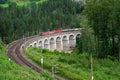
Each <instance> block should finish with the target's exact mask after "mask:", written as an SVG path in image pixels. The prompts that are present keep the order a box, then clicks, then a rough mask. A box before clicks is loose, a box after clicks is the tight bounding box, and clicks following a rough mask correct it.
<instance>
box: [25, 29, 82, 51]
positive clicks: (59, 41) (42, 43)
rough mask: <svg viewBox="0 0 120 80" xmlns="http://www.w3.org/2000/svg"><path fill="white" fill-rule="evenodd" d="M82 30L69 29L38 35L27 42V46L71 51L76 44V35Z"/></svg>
mask: <svg viewBox="0 0 120 80" xmlns="http://www.w3.org/2000/svg"><path fill="white" fill-rule="evenodd" d="M80 35H81V31H67V32H61V33H54V34H50V35H44V36H39V35H38V36H36V37H35V38H32V39H30V40H28V41H26V42H25V44H24V46H25V47H39V48H42V49H43V48H45V49H50V50H55V49H56V50H58V51H66V52H67V51H70V50H71V49H72V48H74V47H75V45H76V37H78V36H80Z"/></svg>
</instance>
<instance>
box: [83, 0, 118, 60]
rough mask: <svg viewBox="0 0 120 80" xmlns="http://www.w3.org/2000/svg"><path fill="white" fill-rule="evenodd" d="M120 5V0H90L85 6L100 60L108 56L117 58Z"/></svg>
mask: <svg viewBox="0 0 120 80" xmlns="http://www.w3.org/2000/svg"><path fill="white" fill-rule="evenodd" d="M116 4H117V5H116ZM119 4H120V0H114V1H113V0H88V1H87V4H86V6H85V9H84V12H85V14H86V16H87V18H88V21H89V23H88V25H90V27H91V28H92V29H93V31H94V35H95V39H96V40H95V42H96V44H95V46H96V54H97V56H98V57H100V58H104V57H106V56H107V55H112V56H116V53H118V48H119V46H118V45H117V44H119V41H118V39H119V33H118V34H117V32H118V31H120V29H119V28H118V25H119V23H118V21H119V18H118V17H116V16H120V14H119V10H120V8H119V6H118V5H119ZM113 17H114V18H113ZM115 50H116V51H115ZM117 56H118V54H117Z"/></svg>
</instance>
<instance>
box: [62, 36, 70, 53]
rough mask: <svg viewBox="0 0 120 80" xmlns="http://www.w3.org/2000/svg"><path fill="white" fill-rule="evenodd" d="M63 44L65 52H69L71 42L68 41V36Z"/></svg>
mask: <svg viewBox="0 0 120 80" xmlns="http://www.w3.org/2000/svg"><path fill="white" fill-rule="evenodd" d="M62 42H63V50H64V51H69V40H68V38H67V36H63V38H62Z"/></svg>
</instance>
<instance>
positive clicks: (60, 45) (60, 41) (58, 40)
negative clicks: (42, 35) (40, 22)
mask: <svg viewBox="0 0 120 80" xmlns="http://www.w3.org/2000/svg"><path fill="white" fill-rule="evenodd" d="M56 49H57V50H58V51H62V40H61V38H60V37H57V38H56Z"/></svg>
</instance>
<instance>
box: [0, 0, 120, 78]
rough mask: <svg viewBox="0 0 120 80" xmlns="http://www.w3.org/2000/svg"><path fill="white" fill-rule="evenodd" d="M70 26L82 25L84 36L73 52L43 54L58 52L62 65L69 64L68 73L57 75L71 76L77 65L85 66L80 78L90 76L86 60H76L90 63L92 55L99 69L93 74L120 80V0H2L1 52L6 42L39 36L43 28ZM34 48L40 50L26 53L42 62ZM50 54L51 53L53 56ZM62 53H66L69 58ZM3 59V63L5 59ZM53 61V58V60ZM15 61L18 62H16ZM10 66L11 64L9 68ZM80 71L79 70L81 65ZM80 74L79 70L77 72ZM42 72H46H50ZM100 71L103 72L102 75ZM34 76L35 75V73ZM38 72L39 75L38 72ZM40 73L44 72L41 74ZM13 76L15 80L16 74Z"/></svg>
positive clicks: (0, 2)
mask: <svg viewBox="0 0 120 80" xmlns="http://www.w3.org/2000/svg"><path fill="white" fill-rule="evenodd" d="M71 28H82V31H81V32H82V35H81V36H80V38H77V39H76V47H75V48H74V49H73V52H72V53H73V54H72V55H69V54H65V53H64V52H61V53H60V52H57V51H55V52H50V51H46V52H45V54H44V55H45V56H49V57H55V56H56V54H54V53H56V52H57V53H58V54H59V55H58V57H59V58H58V61H56V62H58V63H61V64H63V65H66V64H67V65H68V67H69V68H70V69H71V72H68V74H66V72H67V71H66V72H64V70H63V68H64V67H63V66H61V67H62V68H61V70H62V71H63V72H64V74H66V75H65V76H63V74H59V73H58V75H60V76H63V77H65V78H69V77H68V75H72V73H73V72H72V70H73V71H74V69H73V68H74V67H77V66H81V67H84V66H85V67H84V68H82V70H83V72H82V73H83V74H84V75H83V76H81V80H88V79H89V77H88V76H89V75H90V74H89V72H90V70H89V69H88V68H89V67H90V66H89V65H85V64H84V61H80V63H79V62H77V61H76V59H81V60H82V57H83V60H85V61H86V64H87V63H88V61H89V56H90V54H92V55H93V58H94V59H93V60H94V63H95V65H93V66H94V68H95V70H96V72H95V73H94V74H95V77H96V79H97V80H113V79H115V80H119V79H120V77H117V76H119V74H120V73H119V72H117V71H119V70H120V69H119V68H118V67H117V68H116V67H115V66H117V65H118V66H120V65H119V62H120V0H86V3H85V4H83V2H82V1H81V0H0V37H1V40H2V41H3V43H4V44H3V43H2V42H1V45H0V46H1V47H3V46H2V45H4V47H3V48H1V47H0V51H1V52H2V53H5V50H2V49H6V48H5V45H7V44H9V43H10V42H12V41H15V40H18V39H21V38H24V37H29V36H33V35H40V33H41V32H43V31H50V30H54V29H71ZM33 49H34V50H36V52H34V53H37V51H38V52H39V50H37V49H36V48H30V49H28V51H26V52H29V54H28V53H26V55H28V57H29V58H30V59H32V60H33V61H34V62H36V63H38V64H39V63H40V62H39V61H36V59H37V56H38V55H41V54H37V56H36V55H34V56H33V57H32V58H31V53H30V52H31V51H30V50H33ZM48 53H51V55H49V54H48ZM62 53H63V54H62ZM64 54H65V55H64ZM1 55H2V56H3V57H2V59H5V60H6V56H5V55H3V54H1ZM61 56H66V57H67V59H65V57H63V58H62V57H61ZM71 56H73V57H71ZM4 57H5V58H4ZM74 57H75V58H74ZM2 59H1V60H0V61H1V62H3V61H4V60H2ZM59 59H60V60H61V59H62V60H65V61H66V62H64V61H63V63H62V61H60V60H59ZM47 60H49V58H48V59H47ZM52 60H53V61H54V59H52ZM69 60H70V61H73V62H75V63H76V64H71V63H70V64H71V65H72V66H70V64H69ZM78 61H79V60H78ZM105 62H106V63H105ZM7 63H9V62H7ZM12 64H13V65H15V64H14V63H13V62H12ZM78 64H80V65H78ZM111 64H112V66H111ZM103 65H105V66H103ZM4 66H5V65H4ZM15 66H16V65H15ZM102 66H103V67H102ZM110 66H111V67H110ZM0 67H1V66H0ZM9 67H10V65H9V66H8V67H7V68H9ZM17 67H18V66H17ZM45 67H46V68H48V70H49V67H50V64H48V63H46V64H45ZM99 67H101V69H99ZM108 67H110V68H108ZM114 68H116V69H115V70H114V71H110V70H113V69H114ZM109 69H110V70H109ZM23 70H24V69H23ZM58 70H59V69H58ZM78 70H80V69H79V68H78ZM84 70H85V71H84ZM100 70H102V71H103V72H102V71H100ZM104 70H105V71H104ZM4 72H5V71H4ZM78 73H80V72H79V71H78ZM82 73H81V74H82ZM116 73H117V74H116ZM35 74H36V73H35ZM43 74H45V75H46V74H47V73H43ZM100 74H102V75H101V76H100ZM32 75H34V72H33V74H32ZM37 75H38V76H39V74H37ZM74 75H75V77H74V79H78V78H79V75H77V72H76V73H75V74H74ZM116 75H117V76H116ZM40 76H43V75H41V74H40ZM2 77H4V76H2ZM5 77H6V76H5ZM43 77H45V76H43ZM49 77H50V78H52V77H51V76H49ZM45 78H46V77H45ZM11 79H14V77H13V78H11ZM37 79H39V78H37ZM5 80H6V79H5ZM19 80H20V77H19ZM35 80H36V79H35Z"/></svg>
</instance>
